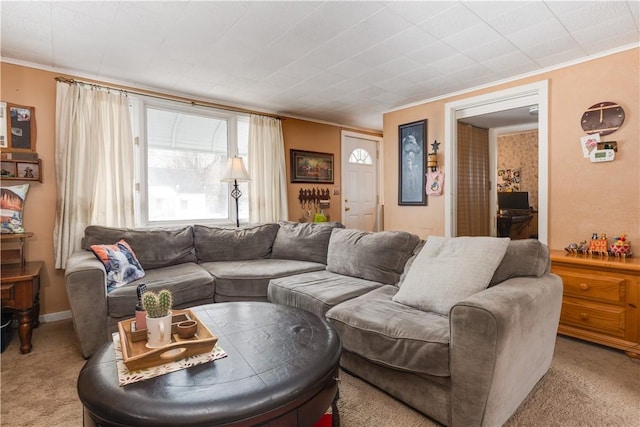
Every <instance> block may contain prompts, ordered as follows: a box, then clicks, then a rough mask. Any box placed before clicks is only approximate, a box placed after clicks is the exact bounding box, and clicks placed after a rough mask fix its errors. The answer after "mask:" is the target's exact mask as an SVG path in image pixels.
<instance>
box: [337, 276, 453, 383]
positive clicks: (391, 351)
mask: <svg viewBox="0 0 640 427" xmlns="http://www.w3.org/2000/svg"><path fill="white" fill-rule="evenodd" d="M397 291H398V288H397V287H396V286H389V285H387V286H383V287H381V288H379V289H375V290H373V291H371V292H368V293H366V294H364V295H361V296H359V297H357V298H354V299H351V300H349V301H345V302H343V303H341V304H338V305H337V306H335V307H333V308H332V309H331V310H329V311H328V312H327V314H326V317H327V319H329V322H331V324H332V325H333V326H334V327H335V328H336V330H337V331H338V334H339V335H340V338H342V345H343V347H344V349H345V350H346V351H349V352H353V353H356V354H358V355H360V356H362V357H364V358H365V359H367V360H369V361H371V362H373V363H377V364H380V365H384V366H387V367H391V368H393V369H398V370H402V371H408V372H412V373H418V374H427V375H434V376H440V377H448V376H449V375H450V373H449V319H447V318H446V317H442V316H439V315H437V314H435V313H426V312H424V311H421V310H416V309H415V308H412V307H409V306H406V305H403V304H399V303H396V302H394V301H393V299H392V298H393V296H394V295H395V293H396V292H397Z"/></svg>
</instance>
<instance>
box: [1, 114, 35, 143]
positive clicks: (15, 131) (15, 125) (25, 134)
mask: <svg viewBox="0 0 640 427" xmlns="http://www.w3.org/2000/svg"><path fill="white" fill-rule="evenodd" d="M7 110H8V111H7V112H6V116H7V129H6V133H7V143H6V148H7V149H8V150H9V151H36V109H35V108H34V107H23V106H20V105H14V104H9V103H7Z"/></svg>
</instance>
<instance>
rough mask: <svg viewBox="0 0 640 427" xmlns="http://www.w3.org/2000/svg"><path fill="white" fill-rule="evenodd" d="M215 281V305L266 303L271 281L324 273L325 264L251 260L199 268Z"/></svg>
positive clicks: (204, 264) (213, 264)
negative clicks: (304, 274)
mask: <svg viewBox="0 0 640 427" xmlns="http://www.w3.org/2000/svg"><path fill="white" fill-rule="evenodd" d="M200 266H201V267H202V268H204V269H205V270H207V271H208V272H209V274H211V275H213V277H214V278H215V288H216V289H215V290H216V293H215V301H216V302H224V301H238V300H253V301H266V300H267V288H268V286H269V281H270V280H271V279H276V278H278V277H284V276H290V275H292V274H299V273H306V272H309V271H317V270H324V269H325V266H324V264H320V263H317V262H308V261H295V260H285V259H252V260H240V261H219V262H205V263H202V264H200Z"/></svg>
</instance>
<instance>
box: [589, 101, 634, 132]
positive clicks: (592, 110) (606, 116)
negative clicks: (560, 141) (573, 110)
mask: <svg viewBox="0 0 640 427" xmlns="http://www.w3.org/2000/svg"><path fill="white" fill-rule="evenodd" d="M622 123H624V109H623V108H622V107H621V106H620V105H618V104H616V103H615V102H598V103H597V104H594V105H592V106H591V107H589V108H587V110H586V111H585V112H584V114H583V115H582V118H581V119H580V124H581V125H582V130H584V131H585V132H586V133H587V134H589V135H592V134H594V133H599V134H600V136H605V135H609V134H610V133H613V132H615V131H616V130H618V128H619V127H620V126H622Z"/></svg>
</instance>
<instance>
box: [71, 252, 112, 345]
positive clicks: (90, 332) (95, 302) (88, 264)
mask: <svg viewBox="0 0 640 427" xmlns="http://www.w3.org/2000/svg"><path fill="white" fill-rule="evenodd" d="M64 277H65V287H66V289H67V297H68V299H69V304H70V306H71V315H72V317H73V327H74V329H75V331H76V336H77V338H78V342H79V344H80V351H81V352H82V355H83V356H84V357H85V358H89V357H90V356H91V355H92V354H93V353H94V352H95V351H96V350H97V349H98V347H99V346H100V345H102V344H104V343H105V342H106V341H107V340H108V339H109V337H108V333H107V273H106V271H105V269H104V265H103V264H102V262H100V261H99V260H98V259H97V258H96V257H95V255H93V253H91V252H89V251H85V250H81V251H77V252H74V253H73V254H71V256H70V257H69V259H68V260H67V266H66V269H65V273H64Z"/></svg>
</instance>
